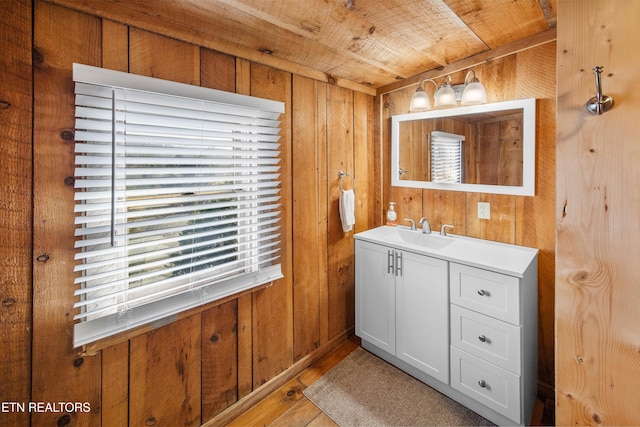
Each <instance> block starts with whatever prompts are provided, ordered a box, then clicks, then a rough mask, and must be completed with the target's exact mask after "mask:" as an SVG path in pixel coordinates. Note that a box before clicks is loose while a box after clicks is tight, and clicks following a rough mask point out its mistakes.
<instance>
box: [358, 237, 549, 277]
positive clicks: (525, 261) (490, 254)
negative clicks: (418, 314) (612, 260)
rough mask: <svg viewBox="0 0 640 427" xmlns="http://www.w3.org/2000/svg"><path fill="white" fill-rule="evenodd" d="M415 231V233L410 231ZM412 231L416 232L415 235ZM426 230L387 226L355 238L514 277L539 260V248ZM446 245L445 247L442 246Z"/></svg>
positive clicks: (520, 275)
mask: <svg viewBox="0 0 640 427" xmlns="http://www.w3.org/2000/svg"><path fill="white" fill-rule="evenodd" d="M408 233H411V234H408ZM412 233H416V235H413V234H412ZM421 234H422V230H416V231H412V230H411V229H410V228H408V227H403V226H387V225H384V226H382V227H377V228H372V229H371V230H367V231H363V232H361V233H357V234H356V235H355V236H354V237H355V238H356V239H358V240H364V241H368V242H372V243H378V244H381V245H385V246H391V247H394V248H396V249H401V250H405V251H409V252H414V253H418V254H422V255H428V256H431V257H434V258H439V259H443V260H447V261H453V262H457V263H460V264H465V265H470V266H473V267H478V268H484V269H487V270H492V271H496V272H498V273H504V274H508V275H511V276H516V277H523V275H524V272H525V271H526V270H527V268H528V267H529V265H531V263H532V262H533V261H534V260H536V257H537V254H538V249H535V248H528V247H525V246H518V245H510V244H507V243H499V242H492V241H490V240H483V239H476V238H472V237H465V236H458V235H455V234H448V235H447V237H442V236H440V235H439V234H438V232H434V233H432V234H431V235H426V236H423V235H421ZM401 236H405V237H406V236H409V237H411V238H412V239H409V240H416V241H419V240H420V239H421V238H422V237H426V238H427V239H431V241H433V243H434V245H433V247H427V246H425V245H420V244H415V243H412V242H411V241H407V239H403V238H402V237H401ZM442 244H444V246H443V247H438V246H440V245H442Z"/></svg>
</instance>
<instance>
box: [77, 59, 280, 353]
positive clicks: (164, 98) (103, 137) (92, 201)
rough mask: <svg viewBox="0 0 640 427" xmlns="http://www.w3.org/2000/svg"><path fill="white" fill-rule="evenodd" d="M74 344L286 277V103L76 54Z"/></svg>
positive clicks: (85, 342)
mask: <svg viewBox="0 0 640 427" xmlns="http://www.w3.org/2000/svg"><path fill="white" fill-rule="evenodd" d="M74 80H75V82H76V134H75V139H76V144H75V151H76V171H75V187H76V195H75V199H76V205H75V212H76V236H77V237H76V260H77V263H76V266H75V271H76V272H77V276H76V277H77V278H76V285H77V290H76V292H75V293H76V295H77V296H78V297H79V301H78V302H77V303H76V304H75V306H74V307H76V308H77V309H79V310H78V311H79V312H78V314H77V315H76V316H75V319H77V320H78V323H76V325H75V336H74V344H75V345H76V346H80V345H84V344H87V343H89V342H92V341H95V340H98V339H101V338H104V337H107V336H110V335H113V334H115V333H118V332H121V331H124V330H128V329H131V328H134V327H137V326H140V325H143V324H146V323H149V322H152V321H155V320H159V319H161V318H164V317H167V316H170V315H173V314H176V313H178V312H180V311H183V310H186V309H189V308H192V307H195V306H198V305H200V304H203V303H206V302H210V301H213V300H216V299H219V298H222V297H225V296H228V295H231V294H234V293H237V292H240V291H243V290H246V289H249V288H251V287H255V286H259V285H262V284H264V283H268V282H271V281H273V280H276V279H278V278H280V277H282V273H281V269H280V264H279V263H278V259H279V256H280V255H279V252H280V225H279V221H280V195H279V188H280V182H279V176H280V173H279V169H280V166H279V159H280V157H279V153H280V151H279V143H278V140H279V138H280V137H279V135H278V134H279V123H280V122H279V121H278V119H279V116H280V114H281V113H282V112H283V111H284V104H283V103H280V102H275V101H270V100H265V99H259V98H253V97H249V96H244V95H238V94H233V93H228V92H222V91H217V90H213V89H206V88H201V87H196V86H190V85H184V84H179V83H174V82H167V81H162V80H158V79H152V78H147V77H142V76H136V75H132V74H127V73H120V72H115V71H110V70H103V69H99V68H94V67H88V66H84V65H78V64H74Z"/></svg>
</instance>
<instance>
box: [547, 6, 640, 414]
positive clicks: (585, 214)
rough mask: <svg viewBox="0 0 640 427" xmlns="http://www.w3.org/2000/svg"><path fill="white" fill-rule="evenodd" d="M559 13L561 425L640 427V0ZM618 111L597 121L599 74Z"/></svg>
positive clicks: (558, 359)
mask: <svg viewBox="0 0 640 427" xmlns="http://www.w3.org/2000/svg"><path fill="white" fill-rule="evenodd" d="M558 6H559V9H558V52H557V55H558V56H557V57H558V148H557V150H558V200H557V208H556V209H557V210H556V215H557V233H558V234H557V239H558V256H557V278H556V287H557V288H556V334H557V335H556V386H557V394H556V421H557V424H558V425H636V426H637V425H640V411H638V402H640V386H639V385H638V382H639V379H640V327H639V325H640V310H639V307H640V286H639V285H638V260H640V238H639V237H640V221H639V220H638V219H639V218H638V216H639V214H640V167H639V166H638V165H639V164H640V138H639V137H638V135H640V121H639V120H638V117H639V116H638V111H639V110H640V98H638V93H640V72H639V70H640V56H639V55H638V39H639V38H640V27H638V22H640V2H638V1H637V0H617V1H613V2H603V1H598V0H582V1H577V0H571V1H569V0H563V1H560V2H559V4H558ZM597 65H601V66H603V67H604V69H603V74H602V91H603V93H604V94H605V95H609V96H613V97H614V99H615V102H616V104H615V107H614V108H613V109H612V110H611V111H609V112H607V113H605V114H604V115H602V116H594V115H592V114H590V113H588V112H587V111H586V109H585V107H584V105H585V104H586V102H587V101H588V100H589V99H590V98H591V97H593V96H595V93H596V92H595V91H596V89H595V77H594V74H593V71H592V69H593V67H594V66H597Z"/></svg>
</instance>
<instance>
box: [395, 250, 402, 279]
mask: <svg viewBox="0 0 640 427" xmlns="http://www.w3.org/2000/svg"><path fill="white" fill-rule="evenodd" d="M396 276H402V252H396Z"/></svg>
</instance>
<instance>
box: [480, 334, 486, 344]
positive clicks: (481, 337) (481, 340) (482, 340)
mask: <svg viewBox="0 0 640 427" xmlns="http://www.w3.org/2000/svg"><path fill="white" fill-rule="evenodd" d="M478 339H479V340H480V342H487V337H485V336H484V335H480V336H479V337H478Z"/></svg>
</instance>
